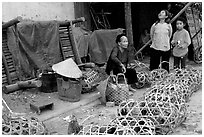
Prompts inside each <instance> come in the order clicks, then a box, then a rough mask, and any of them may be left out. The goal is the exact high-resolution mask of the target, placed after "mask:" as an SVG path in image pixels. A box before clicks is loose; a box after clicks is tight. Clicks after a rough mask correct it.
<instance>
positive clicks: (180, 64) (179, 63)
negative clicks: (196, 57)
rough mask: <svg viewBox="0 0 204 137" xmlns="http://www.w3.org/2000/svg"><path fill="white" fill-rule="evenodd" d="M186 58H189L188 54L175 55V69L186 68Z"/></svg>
mask: <svg viewBox="0 0 204 137" xmlns="http://www.w3.org/2000/svg"><path fill="white" fill-rule="evenodd" d="M186 59H187V55H185V56H183V57H175V56H174V69H175V68H182V69H185V67H186Z"/></svg>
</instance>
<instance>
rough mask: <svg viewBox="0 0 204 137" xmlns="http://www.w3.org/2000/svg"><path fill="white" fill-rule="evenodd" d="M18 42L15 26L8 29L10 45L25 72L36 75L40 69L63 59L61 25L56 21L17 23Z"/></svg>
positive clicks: (18, 64) (17, 61)
mask: <svg viewBox="0 0 204 137" xmlns="http://www.w3.org/2000/svg"><path fill="white" fill-rule="evenodd" d="M17 29H18V41H19V42H18V44H16V37H15V33H14V28H12V27H11V28H10V29H9V30H8V36H9V37H8V47H9V50H10V51H11V53H12V54H13V55H14V58H15V61H16V64H17V66H18V67H20V69H21V70H22V71H23V73H26V74H27V75H30V76H33V77H34V76H35V73H36V72H37V70H38V69H40V70H44V69H49V68H50V67H51V66H52V65H53V64H55V63H58V62H60V61H61V57H60V55H61V54H60V48H59V26H58V23H57V22H56V21H23V22H21V23H18V24H17Z"/></svg>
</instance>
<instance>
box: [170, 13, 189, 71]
mask: <svg viewBox="0 0 204 137" xmlns="http://www.w3.org/2000/svg"><path fill="white" fill-rule="evenodd" d="M185 25H186V21H185V19H184V18H182V17H179V18H178V19H177V20H176V28H177V31H176V32H175V33H174V35H173V39H172V41H171V44H172V45H173V47H174V48H173V56H174V69H175V68H182V69H184V68H185V67H186V58H187V53H188V46H189V45H190V44H191V39H190V36H189V33H188V31H187V30H185V29H184V26H185ZM180 65H181V67H180Z"/></svg>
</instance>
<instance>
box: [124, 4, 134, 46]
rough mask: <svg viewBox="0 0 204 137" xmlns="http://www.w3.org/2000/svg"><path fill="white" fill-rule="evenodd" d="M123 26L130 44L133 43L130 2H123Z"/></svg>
mask: <svg viewBox="0 0 204 137" xmlns="http://www.w3.org/2000/svg"><path fill="white" fill-rule="evenodd" d="M125 26H126V34H127V37H128V41H129V44H130V45H133V31H132V14H131V2H125Z"/></svg>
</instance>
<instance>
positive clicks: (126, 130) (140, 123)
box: [78, 117, 155, 135]
mask: <svg viewBox="0 0 204 137" xmlns="http://www.w3.org/2000/svg"><path fill="white" fill-rule="evenodd" d="M78 134H79V135H108V134H113V135H154V134H155V126H154V123H153V122H152V121H151V120H150V119H144V118H138V119H135V118H133V117H116V118H115V119H113V120H111V121H110V123H109V124H108V125H107V126H103V125H102V126H98V125H87V126H85V127H84V128H83V129H82V130H81V131H80V132H79V133H78Z"/></svg>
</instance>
